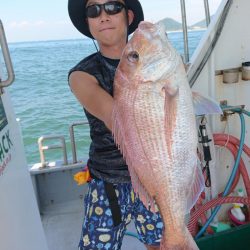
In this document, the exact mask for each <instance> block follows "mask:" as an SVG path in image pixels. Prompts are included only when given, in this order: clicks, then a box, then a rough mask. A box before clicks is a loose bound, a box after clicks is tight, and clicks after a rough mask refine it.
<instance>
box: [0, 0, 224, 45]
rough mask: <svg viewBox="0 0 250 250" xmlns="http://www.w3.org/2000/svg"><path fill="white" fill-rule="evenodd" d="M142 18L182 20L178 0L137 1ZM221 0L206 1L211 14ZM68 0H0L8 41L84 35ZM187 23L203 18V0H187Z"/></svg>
mask: <svg viewBox="0 0 250 250" xmlns="http://www.w3.org/2000/svg"><path fill="white" fill-rule="evenodd" d="M140 2H141V4H142V6H143V9H144V16H145V20H147V21H151V22H157V21H159V20H161V19H163V18H165V17H170V18H173V19H175V20H177V21H181V12H180V0H140ZM220 2H221V0H209V4H210V13H211V14H214V13H215V11H216V10H217V8H218V6H219V4H220ZM67 3H68V0H41V1H36V0H0V19H1V20H2V22H3V25H4V29H5V33H6V37H7V41H8V42H21V41H44V40H60V39H77V38H83V35H81V33H79V32H78V31H77V30H76V29H75V28H74V26H73V25H72V23H71V21H70V19H69V16H68V11H67ZM186 12H187V22H188V25H192V24H194V23H196V22H198V21H200V20H202V19H204V18H205V12H204V0H186Z"/></svg>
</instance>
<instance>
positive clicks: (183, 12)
mask: <svg viewBox="0 0 250 250" xmlns="http://www.w3.org/2000/svg"><path fill="white" fill-rule="evenodd" d="M181 17H182V29H183V38H184V60H185V63H188V62H189V46H188V33H187V16H186V6H185V0H181Z"/></svg>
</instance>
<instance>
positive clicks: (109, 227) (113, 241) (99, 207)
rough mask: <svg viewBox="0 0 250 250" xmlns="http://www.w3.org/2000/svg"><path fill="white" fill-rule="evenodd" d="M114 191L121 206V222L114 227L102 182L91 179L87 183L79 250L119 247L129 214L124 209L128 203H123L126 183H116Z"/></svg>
mask: <svg viewBox="0 0 250 250" xmlns="http://www.w3.org/2000/svg"><path fill="white" fill-rule="evenodd" d="M116 191H117V195H118V200H119V203H120V206H121V215H122V222H121V224H120V225H118V226H115V227H114V225H113V218H112V212H111V209H110V206H109V200H108V198H107V194H106V191H105V188H104V183H103V182H102V181H100V180H92V181H91V182H90V183H89V191H88V194H87V195H86V197H85V218H84V222H83V228H82V236H81V239H80V243H79V250H90V249H91V250H93V249H110V250H114V249H120V248H121V244H122V239H123V235H124V232H125V229H126V225H127V224H128V223H129V222H130V220H131V214H129V213H128V211H127V210H126V209H125V208H126V207H127V206H128V205H127V204H123V203H124V201H126V200H127V198H126V197H127V193H128V192H126V184H118V185H117V188H116ZM128 195H129V193H128ZM130 211H131V209H130Z"/></svg>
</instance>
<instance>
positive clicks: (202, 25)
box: [162, 17, 207, 31]
mask: <svg viewBox="0 0 250 250" xmlns="http://www.w3.org/2000/svg"><path fill="white" fill-rule="evenodd" d="M162 22H163V23H164V25H165V27H166V30H167V31H181V30H182V23H180V22H178V21H176V20H174V19H172V18H169V17H167V18H165V19H163V20H162ZM206 28H207V25H206V20H202V21H199V22H197V23H195V24H193V25H191V26H188V30H201V29H206Z"/></svg>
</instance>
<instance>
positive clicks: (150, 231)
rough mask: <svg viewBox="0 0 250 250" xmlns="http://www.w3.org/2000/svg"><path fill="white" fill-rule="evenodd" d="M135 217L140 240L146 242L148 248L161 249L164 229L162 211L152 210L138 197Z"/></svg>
mask: <svg viewBox="0 0 250 250" xmlns="http://www.w3.org/2000/svg"><path fill="white" fill-rule="evenodd" d="M133 219H134V223H135V227H136V230H137V233H138V235H139V240H140V241H141V242H142V243H144V245H145V247H146V249H147V250H159V249H160V242H161V238H162V231H163V222H162V219H161V216H160V213H159V212H157V213H153V212H151V211H150V210H148V209H147V208H146V207H145V206H144V205H143V203H142V202H141V201H140V200H139V198H138V197H136V198H135V204H134V210H133Z"/></svg>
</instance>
